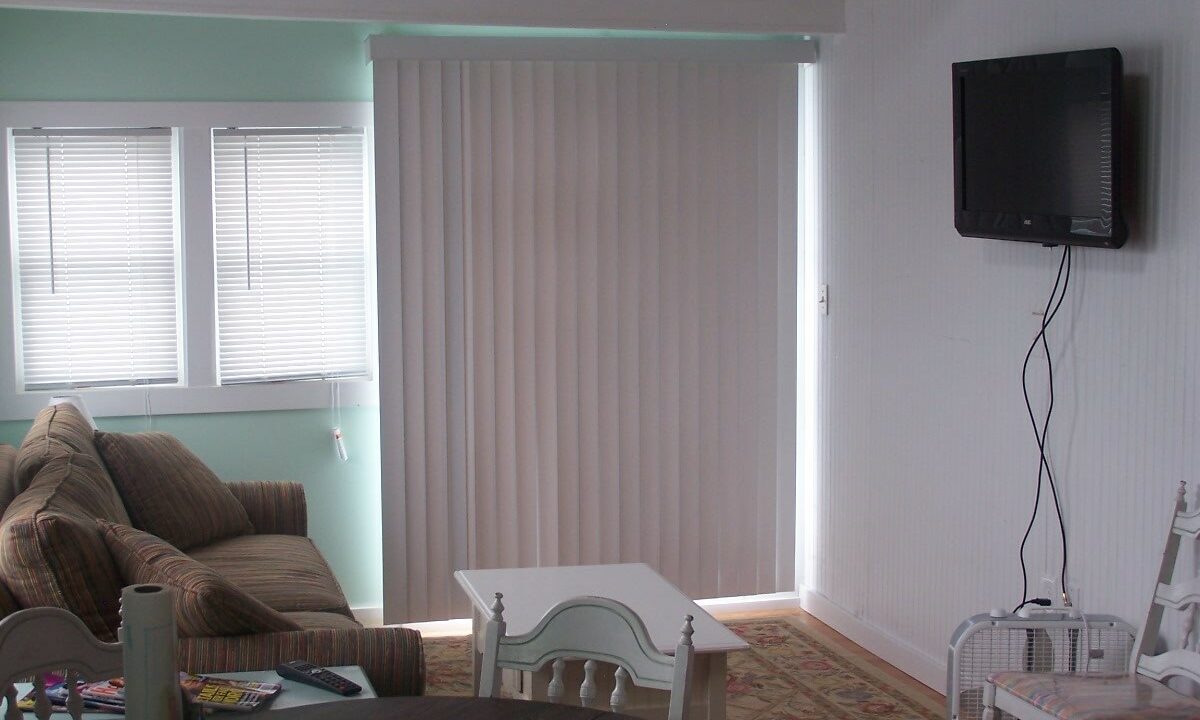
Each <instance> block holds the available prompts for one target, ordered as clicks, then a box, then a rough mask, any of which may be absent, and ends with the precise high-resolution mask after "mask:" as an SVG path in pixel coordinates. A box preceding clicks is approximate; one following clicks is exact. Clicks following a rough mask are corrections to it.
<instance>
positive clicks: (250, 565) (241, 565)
mask: <svg viewBox="0 0 1200 720" xmlns="http://www.w3.org/2000/svg"><path fill="white" fill-rule="evenodd" d="M189 554H190V555H191V556H192V557H193V558H195V559H196V560H199V561H200V562H202V563H204V564H205V565H207V566H209V567H211V568H212V569H213V570H216V571H217V573H218V574H220V575H221V577H223V578H225V579H226V580H228V581H229V582H231V583H233V584H234V585H236V586H237V587H238V588H240V589H241V590H243V591H244V592H245V593H246V594H247V595H250V596H252V597H254V598H256V599H258V600H260V601H262V602H263V603H265V604H266V605H267V606H269V607H271V608H274V609H275V610H278V611H280V612H305V611H316V612H336V613H340V614H342V615H345V616H346V617H353V615H351V613H350V608H349V606H348V605H347V604H346V596H345V594H344V593H343V592H342V588H341V586H340V585H338V581H337V578H335V577H334V575H333V571H332V570H330V569H329V565H328V563H326V562H325V558H324V557H322V556H321V552H320V551H319V550H317V547H316V545H314V544H313V541H312V540H309V539H308V538H306V537H299V536H296V535H243V536H240V537H234V538H228V539H226V540H221V541H220V542H215V543H213V544H212V545H208V546H206V547H202V548H196V549H194V550H192V551H191V553H189Z"/></svg>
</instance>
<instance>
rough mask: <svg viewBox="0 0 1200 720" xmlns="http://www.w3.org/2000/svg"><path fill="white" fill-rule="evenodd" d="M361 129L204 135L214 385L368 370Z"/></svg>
mask: <svg viewBox="0 0 1200 720" xmlns="http://www.w3.org/2000/svg"><path fill="white" fill-rule="evenodd" d="M363 162H364V150H363V131H362V129H286V130H284V129H279V130H265V129H252V130H215V131H213V212H214V237H213V241H214V245H215V250H216V272H217V327H218V335H217V342H218V355H219V360H220V378H221V383H222V384H225V385H228V384H233V383H245V382H266V381H281V380H303V379H313V378H335V377H358V376H364V375H366V374H367V373H368V370H369V368H368V362H367V312H366V221H365V220H366V212H365V210H366V208H365V204H364V197H365V193H364V185H365V182H364V178H365V173H364V165H363Z"/></svg>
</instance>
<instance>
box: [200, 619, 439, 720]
mask: <svg viewBox="0 0 1200 720" xmlns="http://www.w3.org/2000/svg"><path fill="white" fill-rule="evenodd" d="M296 658H304V659H305V660H307V661H309V662H311V663H313V664H314V665H323V666H325V667H331V666H334V665H358V666H361V667H362V669H363V672H365V673H366V675H367V679H368V680H370V681H371V685H372V687H374V688H375V692H376V693H378V694H379V695H380V696H381V697H386V696H389V695H420V694H422V693H423V692H424V690H425V654H424V652H423V648H422V646H421V635H420V633H418V632H417V631H416V630H413V629H411V628H403V627H381V628H362V627H355V628H339V629H333V628H321V629H316V630H299V631H296V632H287V633H267V634H263V635H237V636H232V637H230V636H226V637H214V638H180V640H179V669H180V670H186V671H187V672H193V673H217V672H238V671H242V670H260V669H262V668H265V667H275V666H276V665H278V664H279V663H284V662H287V661H289V660H295V659H296ZM347 707H350V706H347ZM251 717H252V716H251Z"/></svg>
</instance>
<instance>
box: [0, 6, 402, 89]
mask: <svg viewBox="0 0 1200 720" xmlns="http://www.w3.org/2000/svg"><path fill="white" fill-rule="evenodd" d="M379 27H380V26H370V25H365V24H360V23H332V22H289V21H271V20H234V19H216V18H192V17H168V16H158V15H131V14H116V13H80V12H57V11H48V10H0V100H289V101H315V100H339V101H340V100H370V99H371V74H370V69H369V67H368V66H367V64H366V59H365V58H366V53H365V51H364V49H363V39H364V38H365V37H366V36H367V35H369V34H371V32H373V31H374V30H373V28H379Z"/></svg>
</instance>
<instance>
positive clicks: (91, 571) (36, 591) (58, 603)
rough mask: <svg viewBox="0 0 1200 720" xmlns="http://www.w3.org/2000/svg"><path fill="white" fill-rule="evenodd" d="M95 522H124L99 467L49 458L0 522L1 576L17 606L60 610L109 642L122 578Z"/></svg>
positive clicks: (69, 456) (85, 459) (69, 457)
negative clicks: (77, 617) (74, 616)
mask: <svg viewBox="0 0 1200 720" xmlns="http://www.w3.org/2000/svg"><path fill="white" fill-rule="evenodd" d="M96 519H102V520H109V521H112V522H116V523H122V524H128V523H129V516H128V515H127V514H126V513H125V508H124V506H123V505H122V504H121V499H120V497H118V495H117V492H116V490H115V489H114V488H113V486H112V482H111V481H110V480H109V478H108V474H107V473H105V472H104V468H103V467H100V465H99V464H98V463H97V462H96V460H94V459H92V457H91V456H90V455H85V454H83V453H75V452H71V453H65V454H61V455H57V456H55V457H53V458H52V459H51V460H50V461H49V462H47V463H46V464H45V465H44V466H42V469H41V470H40V471H39V472H38V474H37V475H35V476H34V478H33V482H32V483H31V484H30V486H29V488H28V489H27V490H25V491H24V492H23V493H21V494H20V495H18V496H17V497H16V499H14V500H13V502H12V504H11V505H9V507H8V511H7V512H5V514H4V518H3V520H0V576H3V579H4V582H5V583H6V584H7V585H8V587H9V589H11V590H12V593H13V595H14V596H15V597H16V599H17V601H18V602H19V603H20V604H21V606H22V607H39V606H44V605H48V606H52V607H61V608H65V609H67V610H70V611H71V612H73V613H75V614H76V615H78V616H79V618H80V619H81V620H83V622H84V623H85V624H86V625H87V626H88V629H89V630H91V631H92V633H93V634H94V635H95V636H96V637H98V638H100V639H101V640H107V641H112V640H115V639H116V628H117V626H118V625H119V624H120V616H119V614H118V609H119V607H120V600H121V576H120V574H119V573H118V572H117V569H116V567H115V566H114V565H113V563H112V558H111V557H110V556H109V553H108V547H107V545H105V543H104V538H103V536H102V535H101V532H100V528H99V526H98V525H97V524H96Z"/></svg>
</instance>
